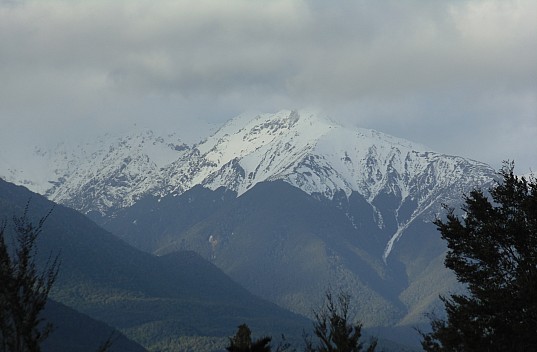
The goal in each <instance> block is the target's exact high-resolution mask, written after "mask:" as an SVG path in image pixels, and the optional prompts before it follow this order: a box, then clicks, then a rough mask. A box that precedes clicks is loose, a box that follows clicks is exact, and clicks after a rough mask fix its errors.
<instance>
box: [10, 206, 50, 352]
mask: <svg viewBox="0 0 537 352" xmlns="http://www.w3.org/2000/svg"><path fill="white" fill-rule="evenodd" d="M49 214H50V213H49ZM47 217H48V214H47V216H45V217H43V218H42V219H41V220H40V221H39V223H38V224H37V225H34V224H33V223H32V222H30V221H29V219H28V205H27V206H26V209H25V211H24V214H23V215H22V216H21V217H14V218H13V225H14V226H13V229H14V233H15V241H16V243H15V248H14V249H13V250H11V251H10V249H9V248H8V246H7V243H6V225H7V224H6V222H5V221H4V223H3V224H2V225H0V351H9V352H23V351H24V352H37V351H40V344H41V342H42V341H43V340H44V339H46V338H47V336H48V335H49V333H50V332H51V329H52V326H51V325H50V324H46V323H45V322H44V321H43V319H42V317H41V316H40V314H41V312H42V310H43V309H44V308H45V304H46V302H47V297H48V294H49V292H50V289H51V288H52V285H53V284H54V281H55V280H56V276H57V274H58V267H59V261H58V257H55V258H51V259H50V260H49V262H48V263H47V265H46V266H45V268H44V269H43V270H41V271H39V270H38V269H37V265H36V262H35V260H36V258H35V254H36V249H35V245H36V240H37V238H38V236H39V234H40V233H41V231H42V229H43V224H44V222H45V220H46V219H47Z"/></svg>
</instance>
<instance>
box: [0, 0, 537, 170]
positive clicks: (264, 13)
mask: <svg viewBox="0 0 537 352" xmlns="http://www.w3.org/2000/svg"><path fill="white" fill-rule="evenodd" d="M535 13H537V3H536V2H534V1H530V0H526V1H523V0H519V1H462V0H459V1H438V2H423V1H386V2H384V1H383V2H378V1H356V2H346V1H334V2H323V1H298V0H297V1H294V0H276V1H270V2H267V1H255V0H254V1H243V0H232V1H225V2H221V1H208V0H199V1H193V0H187V1H169V0H164V1H161V0H159V1H144V0H141V1H126V0H123V1H91V2H89V1H67V0H63V1H58V0H50V1H48V0H44V1H11V2H6V1H4V2H0V46H1V48H2V50H1V52H0V62H1V64H0V79H1V81H2V82H3V84H2V85H1V86H0V106H1V107H0V116H1V118H2V119H4V120H9V121H11V123H12V125H13V126H16V125H17V124H16V123H15V122H16V121H18V120H20V119H21V118H24V119H27V120H32V119H33V120H39V119H46V120H47V121H48V122H49V123H50V124H52V125H54V124H66V125H77V124H79V123H80V121H87V120H88V119H92V121H96V122H95V125H96V127H98V128H102V127H105V126H108V127H110V128H115V127H118V126H121V125H123V124H125V123H126V122H131V121H138V122H144V121H146V120H147V119H148V116H147V113H148V112H151V113H152V115H153V116H151V117H150V119H152V123H161V124H167V123H176V122H177V121H181V125H184V124H188V121H189V119H194V118H198V119H203V120H218V121H221V120H222V119H224V118H229V117H231V116H233V115H234V114H237V113H240V112H242V111H244V110H252V109H254V110H261V111H275V110H279V109H282V108H288V107H294V106H298V107H300V106H316V107H320V108H323V109H326V110H328V111H329V112H332V113H333V114H337V115H338V116H339V117H340V118H342V119H344V120H348V121H349V122H351V123H356V124H362V125H365V126H364V127H372V128H379V129H385V130H386V129H388V130H387V131H386V132H389V133H393V134H397V133H396V132H397V131H401V132H403V133H407V135H401V137H405V138H408V139H414V140H416V141H418V142H423V143H427V144H431V143H430V142H433V143H432V144H435V143H436V144H435V145H432V146H433V147H435V148H436V149H442V151H445V152H449V150H446V149H449V148H450V145H454V144H456V143H458V142H456V141H455V139H454V137H453V138H450V137H449V135H450V134H452V135H457V134H460V135H463V136H464V135H466V134H468V131H472V132H473V133H475V134H476V135H479V134H480V133H497V134H498V133H499V132H498V131H496V132H494V130H495V128H489V127H486V126H484V124H490V125H492V126H501V124H502V123H503V121H504V120H505V119H510V120H512V122H513V125H517V126H521V127H523V130H522V131H524V133H530V136H535V137H537V131H536V130H537V127H535V125H536V124H537V98H536V96H537V93H536V92H537V68H536V66H537V65H535V62H537V21H535V19H534V15H535ZM505 114H508V115H509V116H506V115H505ZM84 123H85V124H87V125H90V124H89V123H87V122H84ZM451 125H453V126H452V127H449V126H451ZM456 125H458V128H460V129H464V130H460V131H458V130H457V127H456ZM424 126H426V127H427V126H428V127H427V128H425V129H424ZM448 127H449V129H448V130H446V129H447V128H448ZM390 129H393V131H392V130H390ZM420 129H424V130H423V131H422V132H419V130H420ZM435 129H443V130H444V131H445V132H447V133H446V136H447V137H446V138H447V140H446V142H445V143H439V142H437V141H435V139H437V138H431V137H428V135H434V134H435V133H436V132H435ZM491 129H492V131H490V130H491ZM509 129H514V131H511V133H512V134H513V135H515V137H513V138H511V139H510V138H507V137H506V135H505V134H504V135H502V136H503V137H505V138H506V143H511V144H512V143H516V144H517V146H519V147H520V148H521V150H522V149H524V148H527V147H529V144H530V143H529V142H524V141H520V138H516V134H517V132H516V128H515V127H513V126H511V127H510V128H508V130H509ZM412 130H415V131H416V132H414V133H412V132H411V131H412ZM405 131H407V132H405ZM504 131H505V130H504ZM528 131H531V132H528ZM498 136H499V135H498ZM478 149H479V147H477V149H476V151H477V150H478ZM483 149H486V148H483ZM452 150H453V153H459V152H460V151H461V150H459V149H458V147H453V149H452ZM485 153H486V150H483V151H478V152H477V154H475V155H470V156H472V157H475V158H481V159H485V160H484V161H488V162H492V161H493V156H492V155H491V156H490V157H486V156H485ZM515 154H516V153H515ZM500 157H501V158H503V157H504V155H501V156H500ZM505 157H509V158H516V155H513V156H512V157H510V156H509V155H505ZM529 157H531V155H525V156H523V158H525V159H527V158H529ZM528 162H529V160H528Z"/></svg>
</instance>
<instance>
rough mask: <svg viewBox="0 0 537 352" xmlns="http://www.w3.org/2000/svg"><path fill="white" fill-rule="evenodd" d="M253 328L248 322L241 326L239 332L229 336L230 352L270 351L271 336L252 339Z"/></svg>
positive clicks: (228, 349) (228, 348) (227, 348)
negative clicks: (231, 336) (251, 328)
mask: <svg viewBox="0 0 537 352" xmlns="http://www.w3.org/2000/svg"><path fill="white" fill-rule="evenodd" d="M251 334H252V332H251V330H250V328H249V327H248V325H246V324H242V325H240V326H239V329H238V330H237V333H236V334H235V336H234V337H233V338H229V346H228V347H226V350H227V351H229V352H270V351H271V349H270V341H271V340H272V338H271V337H268V336H265V337H262V338H260V339H258V340H255V341H252V337H251Z"/></svg>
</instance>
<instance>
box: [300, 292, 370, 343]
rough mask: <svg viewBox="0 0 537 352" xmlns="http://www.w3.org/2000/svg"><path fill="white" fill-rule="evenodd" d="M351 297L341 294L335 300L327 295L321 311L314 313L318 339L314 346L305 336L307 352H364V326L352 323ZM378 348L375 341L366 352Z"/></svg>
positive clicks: (314, 325) (314, 330)
mask: <svg viewBox="0 0 537 352" xmlns="http://www.w3.org/2000/svg"><path fill="white" fill-rule="evenodd" d="M349 308H350V295H348V294H345V293H340V294H339V295H338V296H337V298H334V297H333V295H332V293H331V292H327V293H326V301H325V304H324V306H323V307H322V308H321V310H319V311H314V316H315V322H314V323H313V332H314V334H315V336H317V338H318V340H319V341H318V345H317V346H314V344H313V341H312V339H311V337H310V336H308V335H306V336H304V340H305V344H306V347H305V351H306V352H358V351H362V348H363V347H364V346H363V343H362V342H360V338H361V336H362V324H361V323H352V322H350V317H349ZM376 346H377V341H376V339H373V341H372V342H371V344H370V345H369V346H368V347H367V349H366V351H368V352H373V351H374V350H375V348H376Z"/></svg>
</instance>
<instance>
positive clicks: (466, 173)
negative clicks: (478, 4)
mask: <svg viewBox="0 0 537 352" xmlns="http://www.w3.org/2000/svg"><path fill="white" fill-rule="evenodd" d="M38 156H39V157H40V158H41V162H43V161H45V163H46V164H47V165H48V166H49V168H48V169H49V170H51V171H49V172H48V173H44V174H45V175H46V176H48V177H49V179H48V180H47V181H48V183H44V182H42V180H41V182H37V181H35V182H34V181H29V182H26V185H28V186H29V187H30V188H33V189H34V190H36V191H39V192H41V193H43V194H45V195H47V196H48V197H49V198H50V199H52V200H54V201H56V202H59V203H63V204H67V205H69V206H72V207H74V208H76V209H78V210H81V211H82V212H86V213H88V212H91V211H98V212H100V213H102V214H108V215H110V214H111V213H113V212H114V210H115V209H118V208H123V207H126V206H130V205H132V204H134V203H135V202H136V201H137V200H138V199H140V198H142V197H143V196H145V195H158V196H164V195H166V194H170V193H174V194H181V193H183V192H185V191H186V190H189V189H191V188H192V187H194V186H195V185H203V186H205V187H207V188H210V189H213V190H214V189H217V188H219V187H225V188H227V189H230V190H233V191H236V192H237V194H238V195H239V196H240V195H241V194H243V193H245V192H247V191H248V190H249V189H251V188H252V187H253V186H254V185H256V184H258V183H260V182H263V181H274V180H283V181H285V182H287V183H289V184H291V185H293V186H295V187H297V188H299V189H301V190H303V191H304V192H306V193H308V194H314V195H317V196H323V197H326V198H328V199H332V198H333V197H334V195H335V194H337V193H338V192H341V191H343V192H344V193H345V194H346V195H347V196H349V195H350V194H351V193H353V192H356V193H358V194H360V195H361V196H363V197H364V198H365V200H366V201H367V202H368V203H369V204H371V206H372V207H373V209H375V211H376V217H377V224H378V226H379V227H380V228H384V227H386V226H389V225H388V223H394V224H395V226H393V229H390V232H391V235H390V236H389V238H387V239H386V247H385V253H384V258H385V259H386V257H387V256H388V255H389V253H390V251H391V249H392V247H393V244H394V242H395V241H396V240H397V239H398V238H399V237H400V236H401V234H402V233H403V232H404V230H405V228H407V227H408V225H409V224H410V223H412V221H413V220H414V219H415V218H417V217H418V216H420V215H423V214H425V213H431V214H432V213H434V212H437V211H438V209H439V205H440V204H441V203H448V204H449V203H451V201H452V200H457V201H458V200H460V197H461V194H462V193H463V192H464V191H468V190H470V189H472V188H474V187H476V186H480V185H485V184H487V182H490V181H491V180H492V179H493V177H494V170H493V169H491V168H490V167H489V166H488V165H486V164H483V163H480V162H477V161H473V160H468V159H464V158H461V157H456V156H448V155H443V154H439V153H435V152H432V151H429V150H428V149H427V148H426V147H424V146H422V145H419V144H415V143H412V142H409V141H406V140H403V139H399V138H396V137H393V136H389V135H387V134H384V133H381V132H377V131H374V130H368V129H360V128H346V127H344V126H342V125H339V124H337V123H335V122H334V121H332V120H330V119H329V118H328V117H325V116H322V115H320V114H318V113H315V112H312V111H289V110H285V111H280V112H278V113H276V114H260V115H247V114H245V115H240V116H238V117H236V118H235V119H232V120H231V121H229V122H228V123H227V124H225V125H224V126H223V127H222V128H220V129H219V130H218V131H217V132H216V133H215V134H213V135H212V136H210V137H208V138H207V139H205V140H204V141H202V142H200V143H198V144H196V145H194V146H187V145H185V144H183V143H181V142H180V141H179V140H178V138H177V137H175V136H173V135H171V136H166V137H161V136H156V135H155V134H154V133H152V132H150V131H143V132H140V131H138V132H137V133H134V134H131V135H127V136H123V137H121V138H111V137H108V138H106V137H104V138H103V139H101V140H98V141H94V142H93V143H90V144H79V145H78V146H76V147H74V148H73V147H69V146H66V145H60V146H58V147H56V148H55V149H53V150H48V151H43V150H40V151H39V153H38ZM2 171H3V176H4V177H5V176H8V177H7V179H8V180H14V179H15V178H17V177H18V176H20V175H19V174H17V171H16V170H15V171H14V169H13V168H10V169H9V168H8V169H7V170H2ZM0 175H2V172H0ZM21 175H22V174H21ZM32 186H33V187H32ZM387 201H389V202H390V205H389V206H387V205H386V202H387ZM387 209H389V210H387Z"/></svg>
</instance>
